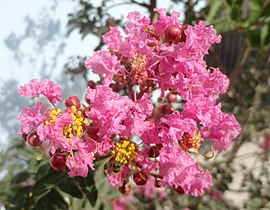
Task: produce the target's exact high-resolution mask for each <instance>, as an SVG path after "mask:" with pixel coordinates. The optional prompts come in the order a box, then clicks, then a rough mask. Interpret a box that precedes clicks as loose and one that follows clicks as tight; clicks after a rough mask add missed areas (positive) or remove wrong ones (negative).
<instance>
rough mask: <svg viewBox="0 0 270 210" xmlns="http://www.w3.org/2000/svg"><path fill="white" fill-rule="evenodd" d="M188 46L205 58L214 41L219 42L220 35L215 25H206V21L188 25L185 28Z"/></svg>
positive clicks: (197, 54) (196, 54)
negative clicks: (192, 25)
mask: <svg viewBox="0 0 270 210" xmlns="http://www.w3.org/2000/svg"><path fill="white" fill-rule="evenodd" d="M185 34H186V46H187V47H188V48H189V50H190V51H192V52H193V53H194V54H195V56H198V57H200V58H203V56H204V55H206V54H208V49H209V48H210V46H211V45H213V44H214V43H219V42H220V40H221V36H220V35H218V36H217V35H216V30H215V29H214V27H213V26H208V27H206V26H205V22H203V21H200V22H199V23H198V24H196V25H195V26H194V27H188V28H187V29H186V30H185Z"/></svg>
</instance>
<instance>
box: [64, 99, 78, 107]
mask: <svg viewBox="0 0 270 210" xmlns="http://www.w3.org/2000/svg"><path fill="white" fill-rule="evenodd" d="M65 104H66V106H67V107H72V106H76V107H77V108H80V107H81V102H80V100H79V98H78V97H77V96H70V97H68V98H67V99H66V101H65Z"/></svg>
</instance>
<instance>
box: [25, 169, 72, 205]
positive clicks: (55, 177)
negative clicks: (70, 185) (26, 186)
mask: <svg viewBox="0 0 270 210" xmlns="http://www.w3.org/2000/svg"><path fill="white" fill-rule="evenodd" d="M66 176H67V174H66V173H64V172H58V171H51V172H50V173H49V174H47V175H45V176H43V177H42V178H41V179H39V180H38V181H37V182H36V183H35V185H34V186H33V188H32V190H31V191H30V192H29V193H28V196H29V198H28V200H27V202H26V204H25V206H24V208H25V209H32V208H33V207H34V206H35V205H36V203H37V202H38V200H39V199H41V198H42V197H44V196H46V194H48V193H49V192H50V190H51V189H53V188H54V187H55V186H56V185H58V184H60V183H61V182H62V181H63V180H64V178H65V177H66Z"/></svg>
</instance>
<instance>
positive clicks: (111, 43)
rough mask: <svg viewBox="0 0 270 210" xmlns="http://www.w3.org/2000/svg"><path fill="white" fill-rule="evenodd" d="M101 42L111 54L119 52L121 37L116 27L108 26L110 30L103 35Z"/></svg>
mask: <svg viewBox="0 0 270 210" xmlns="http://www.w3.org/2000/svg"><path fill="white" fill-rule="evenodd" d="M103 40H104V42H105V44H106V45H107V46H108V48H109V49H110V51H111V52H112V53H117V52H119V50H120V47H121V43H122V41H121V40H122V36H121V34H120V31H119V29H118V28H117V27H112V26H110V30H109V31H108V32H107V33H106V34H104V35H103Z"/></svg>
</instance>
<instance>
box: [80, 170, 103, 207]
mask: <svg viewBox="0 0 270 210" xmlns="http://www.w3.org/2000/svg"><path fill="white" fill-rule="evenodd" d="M76 180H78V183H79V184H80V187H81V189H82V191H83V193H84V194H85V195H86V197H87V198H88V200H89V202H90V204H91V205H92V206H93V207H94V206H95V205H96V201H97V198H98V191H97V188H96V185H95V180H94V177H93V174H92V173H89V175H88V176H87V177H86V178H83V177H76Z"/></svg>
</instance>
